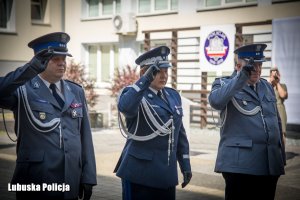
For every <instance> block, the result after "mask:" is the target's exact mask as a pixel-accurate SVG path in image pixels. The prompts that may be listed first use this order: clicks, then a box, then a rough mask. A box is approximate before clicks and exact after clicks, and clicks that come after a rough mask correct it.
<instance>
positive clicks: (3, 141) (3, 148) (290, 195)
mask: <svg viewBox="0 0 300 200" xmlns="http://www.w3.org/2000/svg"><path fill="white" fill-rule="evenodd" d="M93 139H94V146H95V152H96V161H97V174H98V185H97V186H96V187H94V193H93V196H92V199H95V200H98V199H105V200H120V199H121V184H120V179H119V178H118V177H116V176H115V174H114V173H112V171H113V168H114V166H115V164H116V162H117V159H118V158H119V155H120V152H121V150H122V147H123V144H124V142H125V139H124V138H123V137H122V136H121V134H120V132H119V130H118V129H103V130H94V131H93ZM189 140H190V146H191V163H192V171H193V178H192V180H191V183H190V184H189V185H188V186H187V187H186V188H185V189H181V188H180V187H179V186H178V187H177V194H176V195H177V199H178V200H195V199H201V200H221V199H224V198H223V196H224V181H223V178H222V177H221V175H220V174H217V173H214V172H213V168H214V163H215V158H216V150H217V144H218V140H219V134H218V130H215V129H211V130H209V129H202V130H201V129H198V128H191V134H190V135H189ZM286 150H287V157H288V160H287V166H286V175H284V176H282V177H281V178H280V179H279V182H278V187H277V192H276V198H275V199H276V200H300V135H299V137H298V138H297V137H296V138H295V137H293V138H288V139H287V147H286ZM15 159H16V156H15V144H14V143H13V142H11V141H9V139H8V137H7V136H6V135H5V134H4V133H1V134H0V177H1V178H0V200H2V199H3V200H13V199H15V196H14V193H11V192H8V182H9V181H10V178H11V177H12V173H13V169H14V166H15ZM180 178H181V176H180ZM181 181H182V180H180V182H181Z"/></svg>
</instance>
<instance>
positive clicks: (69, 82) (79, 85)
mask: <svg viewBox="0 0 300 200" xmlns="http://www.w3.org/2000/svg"><path fill="white" fill-rule="evenodd" d="M64 81H67V82H69V83H72V84H74V85H77V86H79V87H81V88H83V87H82V85H80V84H78V83H76V82H74V81H70V80H68V79H65V80H64Z"/></svg>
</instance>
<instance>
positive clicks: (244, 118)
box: [209, 44, 285, 200]
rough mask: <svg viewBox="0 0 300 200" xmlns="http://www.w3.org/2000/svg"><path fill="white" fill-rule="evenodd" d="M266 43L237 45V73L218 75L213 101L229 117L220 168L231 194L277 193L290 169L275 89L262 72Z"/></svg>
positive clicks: (254, 196) (220, 150)
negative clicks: (226, 75) (229, 75)
mask: <svg viewBox="0 0 300 200" xmlns="http://www.w3.org/2000/svg"><path fill="white" fill-rule="evenodd" d="M266 47H267V45H266V44H251V45H246V46H243V47H240V48H238V49H236V50H235V51H234V53H235V54H237V64H236V67H235V70H236V72H237V73H234V74H233V75H232V76H231V77H227V78H219V79H216V80H215V81H214V83H213V85H212V91H211V93H210V95H209V102H210V105H211V106H212V107H213V108H215V109H217V110H220V111H221V118H222V120H223V123H222V125H223V126H222V128H221V139H220V143H219V148H218V155H217V160H216V166H215V171H216V172H218V173H222V175H223V177H224V179H225V183H226V188H225V199H226V200H236V199H249V200H250V199H266V200H271V199H274V196H275V191H276V185H277V181H278V178H279V176H280V175H282V174H284V163H285V156H284V155H285V152H284V149H283V148H282V147H283V146H282V141H281V125H280V118H279V116H278V113H277V108H276V98H275V95H274V90H273V88H272V86H271V85H270V84H269V83H268V81H267V80H265V79H262V78H260V75H261V69H262V62H264V61H265V59H264V55H263V51H264V50H265V48H266Z"/></svg>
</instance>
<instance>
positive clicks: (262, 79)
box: [260, 78, 268, 82]
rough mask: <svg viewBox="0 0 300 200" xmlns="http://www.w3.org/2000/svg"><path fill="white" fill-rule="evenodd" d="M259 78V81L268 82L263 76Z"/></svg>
mask: <svg viewBox="0 0 300 200" xmlns="http://www.w3.org/2000/svg"><path fill="white" fill-rule="evenodd" d="M260 80H261V81H267V82H268V80H267V79H265V78H260Z"/></svg>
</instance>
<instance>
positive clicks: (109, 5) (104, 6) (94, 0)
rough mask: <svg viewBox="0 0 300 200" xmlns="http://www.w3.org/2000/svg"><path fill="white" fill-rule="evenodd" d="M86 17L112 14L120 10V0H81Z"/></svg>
mask: <svg viewBox="0 0 300 200" xmlns="http://www.w3.org/2000/svg"><path fill="white" fill-rule="evenodd" d="M82 7H83V8H84V10H83V15H84V16H86V17H88V18H89V17H103V16H104V17H105V16H109V17H110V16H112V15H115V14H117V13H120V12H121V0H83V6H82Z"/></svg>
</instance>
